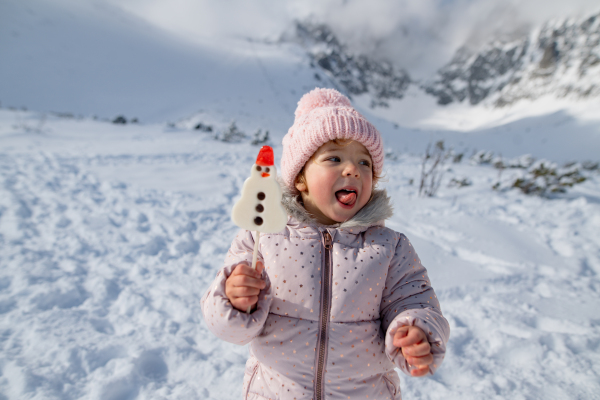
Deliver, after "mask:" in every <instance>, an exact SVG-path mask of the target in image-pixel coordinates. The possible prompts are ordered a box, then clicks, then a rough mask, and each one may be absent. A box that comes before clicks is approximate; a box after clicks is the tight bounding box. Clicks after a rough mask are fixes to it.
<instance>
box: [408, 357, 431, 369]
mask: <svg viewBox="0 0 600 400" xmlns="http://www.w3.org/2000/svg"><path fill="white" fill-rule="evenodd" d="M406 361H407V362H408V364H409V365H412V366H414V367H417V368H424V367H429V366H430V365H431V364H432V363H433V355H431V354H428V355H426V356H423V357H410V356H409V357H406Z"/></svg>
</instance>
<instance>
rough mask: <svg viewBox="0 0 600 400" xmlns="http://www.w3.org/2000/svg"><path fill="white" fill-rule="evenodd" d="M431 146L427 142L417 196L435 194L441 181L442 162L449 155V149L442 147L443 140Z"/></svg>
mask: <svg viewBox="0 0 600 400" xmlns="http://www.w3.org/2000/svg"><path fill="white" fill-rule="evenodd" d="M431 147H432V146H431V143H429V144H428V145H427V149H426V150H425V155H424V156H423V162H422V163H421V182H420V184H419V196H429V197H432V196H434V195H435V193H436V192H437V190H438V189H439V188H440V184H441V183H442V177H443V175H444V164H445V162H446V160H447V159H448V157H450V151H449V150H446V148H445V147H444V141H443V140H440V141H439V142H436V144H435V146H433V149H432V148H431Z"/></svg>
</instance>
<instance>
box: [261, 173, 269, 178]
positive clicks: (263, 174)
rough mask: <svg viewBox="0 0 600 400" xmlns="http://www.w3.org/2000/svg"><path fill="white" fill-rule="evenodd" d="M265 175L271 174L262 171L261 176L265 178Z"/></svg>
mask: <svg viewBox="0 0 600 400" xmlns="http://www.w3.org/2000/svg"><path fill="white" fill-rule="evenodd" d="M267 176H271V174H267V173H266V172H263V173H262V177H263V178H266V177H267Z"/></svg>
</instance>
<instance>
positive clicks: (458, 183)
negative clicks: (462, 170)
mask: <svg viewBox="0 0 600 400" xmlns="http://www.w3.org/2000/svg"><path fill="white" fill-rule="evenodd" d="M472 184H473V182H471V180H470V179H469V178H462V179H457V178H452V179H450V182H449V183H448V187H458V188H461V187H465V186H471V185H472Z"/></svg>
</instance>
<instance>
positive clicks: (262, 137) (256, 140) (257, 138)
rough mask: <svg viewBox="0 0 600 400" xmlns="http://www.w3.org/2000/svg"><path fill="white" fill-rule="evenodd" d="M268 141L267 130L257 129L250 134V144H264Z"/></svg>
mask: <svg viewBox="0 0 600 400" xmlns="http://www.w3.org/2000/svg"><path fill="white" fill-rule="evenodd" d="M268 141H269V131H264V132H263V131H262V129H259V130H257V131H256V132H254V135H252V141H251V142H250V144H252V145H254V146H258V145H261V144H265V143H267V142H268Z"/></svg>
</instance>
